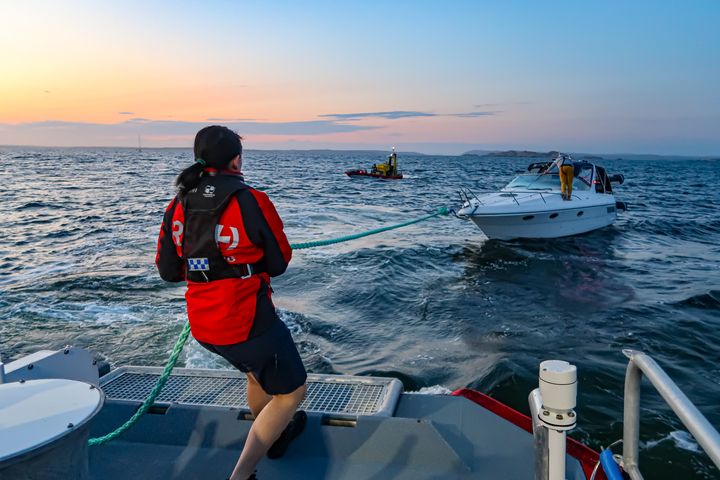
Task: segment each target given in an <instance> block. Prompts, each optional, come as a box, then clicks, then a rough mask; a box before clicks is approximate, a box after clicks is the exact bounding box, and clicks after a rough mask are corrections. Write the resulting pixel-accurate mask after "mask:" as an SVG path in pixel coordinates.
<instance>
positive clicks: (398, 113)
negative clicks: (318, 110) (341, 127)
mask: <svg viewBox="0 0 720 480" xmlns="http://www.w3.org/2000/svg"><path fill="white" fill-rule="evenodd" d="M435 115H436V114H434V113H428V112H412V111H406V110H394V111H391V112H360V113H328V114H325V115H319V117H321V118H332V119H334V120H360V119H362V118H385V119H388V120H395V119H398V118H413V117H434V116H435Z"/></svg>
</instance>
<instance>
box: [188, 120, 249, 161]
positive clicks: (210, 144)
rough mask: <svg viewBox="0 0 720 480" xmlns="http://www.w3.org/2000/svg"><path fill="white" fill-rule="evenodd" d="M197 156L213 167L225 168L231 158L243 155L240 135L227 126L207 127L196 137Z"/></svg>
mask: <svg viewBox="0 0 720 480" xmlns="http://www.w3.org/2000/svg"><path fill="white" fill-rule="evenodd" d="M194 150H195V157H196V158H198V159H201V160H203V162H204V165H207V166H208V167H212V168H217V169H221V168H225V167H227V166H228V163H230V160H232V159H233V158H235V157H236V156H238V155H242V143H241V142H240V136H239V135H238V134H237V133H235V132H233V131H232V130H230V129H229V128H227V127H221V126H219V125H212V126H210V127H205V128H203V129H202V130H200V131H199V132H198V133H197V136H196V137H195V148H194Z"/></svg>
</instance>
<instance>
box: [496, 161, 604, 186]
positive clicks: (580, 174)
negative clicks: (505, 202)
mask: <svg viewBox="0 0 720 480" xmlns="http://www.w3.org/2000/svg"><path fill="white" fill-rule="evenodd" d="M592 175H593V169H592V166H591V165H589V164H585V165H582V164H580V165H578V168H577V169H576V170H575V178H574V179H573V189H574V190H589V189H590V185H591V184H592ZM505 189H506V190H541V191H542V190H544V191H551V190H552V191H559V190H560V175H559V174H558V171H557V167H556V166H555V165H553V166H552V167H551V168H549V169H548V171H547V172H546V173H544V174H541V175H537V174H524V175H518V176H517V177H515V178H514V179H513V181H512V182H510V183H508V184H507V185H506V186H505Z"/></svg>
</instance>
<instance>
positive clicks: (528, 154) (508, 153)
mask: <svg viewBox="0 0 720 480" xmlns="http://www.w3.org/2000/svg"><path fill="white" fill-rule="evenodd" d="M558 153H559V152H557V151H555V150H551V151H549V152H533V151H531V150H505V151H502V152H488V151H486V150H470V151H468V152H465V153H463V155H475V156H478V157H522V158H552V157H554V156H555V155H557V154H558Z"/></svg>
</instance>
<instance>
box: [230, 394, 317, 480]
mask: <svg viewBox="0 0 720 480" xmlns="http://www.w3.org/2000/svg"><path fill="white" fill-rule="evenodd" d="M306 391H307V387H306V386H305V385H303V386H301V387H298V388H297V389H296V390H295V391H294V392H292V393H288V394H286V395H273V397H272V400H270V402H268V404H267V405H266V406H265V408H263V409H262V411H261V412H260V413H259V414H258V416H257V417H256V418H255V421H254V422H253V424H252V427H250V432H249V433H248V436H247V440H245V446H244V447H243V450H242V453H241V454H240V458H239V459H238V462H237V465H235V469H234V470H233V473H232V475H231V476H230V480H245V479H246V478H248V477H249V476H250V475H251V474H252V473H253V471H254V470H255V467H256V466H257V464H258V463H259V462H260V460H261V459H262V457H263V456H264V455H265V454H266V453H267V451H268V450H269V449H270V447H271V446H272V444H273V443H275V440H277V439H278V438H279V437H280V434H281V433H282V432H283V430H285V427H287V426H288V423H290V420H291V419H292V417H293V415H294V414H295V411H296V410H297V407H298V406H299V405H300V403H302V401H303V399H304V398H305V392H306Z"/></svg>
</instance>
